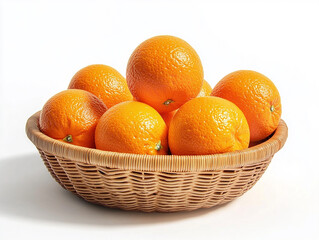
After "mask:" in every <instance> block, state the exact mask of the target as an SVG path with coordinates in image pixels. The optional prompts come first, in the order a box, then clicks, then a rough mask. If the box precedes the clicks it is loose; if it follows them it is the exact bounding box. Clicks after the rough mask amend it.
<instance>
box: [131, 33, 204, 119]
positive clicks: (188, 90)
mask: <svg viewBox="0 0 319 240" xmlns="http://www.w3.org/2000/svg"><path fill="white" fill-rule="evenodd" d="M203 78H204V73H203V67H202V63H201V60H200V58H199V56H198V55H197V53H196V51H195V50H194V49H193V48H192V47H191V46H190V45H189V44H188V43H187V42H185V41H184V40H182V39H180V38H177V37H173V36H156V37H153V38H150V39H148V40H146V41H144V42H142V43H141V44H140V45H139V46H138V47H137V48H136V49H135V50H134V52H133V53H132V55H131V57H130V59H129V61H128V64H127V69H126V80H127V84H128V87H129V89H130V91H131V93H132V94H133V96H134V97H135V98H136V99H137V101H140V102H144V103H147V104H148V105H150V106H152V107H153V108H155V109H156V110H157V111H158V112H159V113H163V112H171V111H173V110H175V109H177V108H179V107H180V106H181V105H183V104H184V103H185V102H187V101H188V100H190V99H192V98H195V97H196V96H197V95H198V93H199V92H200V90H201V88H202V85H203Z"/></svg>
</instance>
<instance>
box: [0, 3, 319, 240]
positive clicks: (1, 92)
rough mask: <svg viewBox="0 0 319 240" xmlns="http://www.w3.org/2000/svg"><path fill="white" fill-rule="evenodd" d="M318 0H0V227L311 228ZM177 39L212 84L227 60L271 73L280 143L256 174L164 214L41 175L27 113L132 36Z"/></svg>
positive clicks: (123, 54) (139, 235)
mask: <svg viewBox="0 0 319 240" xmlns="http://www.w3.org/2000/svg"><path fill="white" fill-rule="evenodd" d="M318 12H319V4H318V1H317V2H315V1H313V2H311V1H240V2H239V1H152V2H151V1H27V0H25V1H16V0H10V1H9V0H8V1H1V15H0V16H1V28H0V47H1V48H0V74H1V75H0V239H22V238H23V239H98V238H101V239H201V238H204V237H205V238H207V239H208V238H211V239H301V238H302V239H318V238H319V231H318V227H319V207H318V205H319V204H318V203H319V194H318V191H319V177H318V168H319V163H318V162H319V156H318V153H317V149H318V135H319V128H318V117H319V114H318V109H319V108H318V105H319V101H318V99H319V97H318V95H319V94H318V93H319V83H318V82H319V77H318V76H319V71H318V68H319V47H318V46H319V35H318V32H319V14H318ZM160 34H170V35H175V36H178V37H181V38H183V39H185V40H186V41H188V42H189V43H190V44H191V45H192V46H193V47H194V48H195V49H196V51H197V52H198V54H199V55H200V57H201V60H202V63H203V66H204V70H205V79H206V80H207V81H208V82H209V83H211V85H212V86H214V85H215V84H216V83H217V81H218V80H220V79H221V78H222V77H223V76H225V75H226V74H228V73H230V72H232V71H235V70H238V69H252V70H256V71H259V72H261V73H263V74H265V75H266V76H268V77H269V78H270V79H272V80H273V82H274V83H275V84H276V86H277V88H278V89H279V91H280V94H281V97H282V105H283V115H282V117H283V119H284V120H285V121H286V122H287V124H288V127H289V137H288V141H287V143H286V145H285V147H284V148H283V149H282V150H281V151H280V152H279V153H278V154H276V155H275V157H274V159H273V161H272V163H271V164H270V166H269V168H268V170H267V171H266V173H265V174H264V176H263V177H262V178H261V179H260V181H259V182H258V183H257V184H256V185H255V186H254V187H253V188H252V189H251V190H250V191H248V192H247V193H246V194H245V195H243V196H242V197H240V198H239V199H237V200H235V201H233V202H231V203H229V204H227V205H225V206H221V207H215V208H212V209H204V210H198V211H194V212H186V213H175V214H160V213H154V214H145V213H136V212H124V211H119V210H112V209H107V208H103V207H98V206H94V205H91V204H87V203H86V202H84V201H82V200H80V199H78V198H77V197H75V196H73V195H72V194H71V193H68V192H66V191H65V190H63V189H62V188H61V187H60V186H59V185H58V184H57V183H55V182H54V180H53V179H52V178H51V177H50V175H49V174H48V172H47V170H46V169H45V167H44V165H43V164H42V162H41V160H40V158H39V156H38V155H37V153H36V149H35V147H34V146H33V145H32V144H31V142H30V141H29V140H28V139H27V137H26V135H25V132H24V127H25V123H26V120H27V118H28V117H29V116H31V115H32V114H33V113H34V112H36V111H38V110H40V109H41V107H42V106H43V104H44V103H45V101H46V100H47V99H48V98H49V97H51V96H52V95H53V94H55V93H57V92H59V91H61V90H63V89H66V88H67V86H68V82H69V80H70V79H71V77H72V76H73V74H74V73H75V72H76V71H77V70H79V69H80V68H82V67H84V66H86V65H89V64H94V63H102V64H107V65H110V66H112V67H114V68H116V69H117V70H118V71H120V72H121V73H122V74H123V75H124V76H125V68H126V64H127V60H128V58H129V56H130V54H131V52H132V51H133V50H134V48H135V47H136V46H137V45H138V44H139V43H140V42H142V41H143V40H145V39H147V38H149V37H152V36H155V35H160Z"/></svg>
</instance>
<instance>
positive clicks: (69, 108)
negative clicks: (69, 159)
mask: <svg viewBox="0 0 319 240" xmlns="http://www.w3.org/2000/svg"><path fill="white" fill-rule="evenodd" d="M106 109H107V108H106V106H105V105H104V103H103V102H102V101H101V100H100V99H98V98H97V97H96V96H95V95H93V94H92V93H89V92H87V91H84V90H79V89H69V90H65V91H62V92H60V93H58V94H56V95H54V96H53V97H51V98H50V99H49V100H48V101H47V102H46V103H45V105H44V106H43V108H42V111H41V113H40V119H39V127H40V130H41V132H43V133H44V134H45V135H47V136H49V137H51V138H54V139H57V140H60V141H64V142H69V143H71V144H74V145H78V146H83V147H89V148H94V147H95V144H94V132H95V127H96V125H97V122H98V120H99V119H100V117H101V116H102V115H103V113H104V112H105V111H106ZM67 136H71V138H72V142H70V139H71V138H70V137H69V138H66V137H67ZM63 139H64V140H63Z"/></svg>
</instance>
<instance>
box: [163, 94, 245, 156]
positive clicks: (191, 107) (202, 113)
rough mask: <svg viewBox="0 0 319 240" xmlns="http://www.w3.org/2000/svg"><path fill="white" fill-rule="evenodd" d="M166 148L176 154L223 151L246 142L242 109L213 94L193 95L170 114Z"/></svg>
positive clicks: (237, 147) (231, 149) (243, 144)
mask: <svg viewBox="0 0 319 240" xmlns="http://www.w3.org/2000/svg"><path fill="white" fill-rule="evenodd" d="M168 140H169V147H170V150H171V152H172V154H176V155H201V154H214V153H225V152H231V151H235V150H241V149H245V148H247V147H248V145H249V127H248V123H247V120H246V118H245V116H244V114H243V113H242V111H241V110H240V109H239V108H238V107H237V106H236V105H235V104H233V103H232V102H230V101H228V100H225V99H222V98H217V97H199V98H194V99H192V100H190V101H188V102H187V103H185V104H184V105H183V106H182V107H180V108H179V110H178V111H177V112H176V114H175V115H174V117H173V119H172V121H171V124H170V128H169V136H168Z"/></svg>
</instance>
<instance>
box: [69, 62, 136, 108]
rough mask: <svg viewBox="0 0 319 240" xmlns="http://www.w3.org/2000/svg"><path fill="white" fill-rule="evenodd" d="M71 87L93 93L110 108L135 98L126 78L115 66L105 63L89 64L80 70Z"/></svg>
mask: <svg viewBox="0 0 319 240" xmlns="http://www.w3.org/2000/svg"><path fill="white" fill-rule="evenodd" d="M69 89H83V90H86V91H88V92H90V93H93V94H94V95H95V96H97V97H98V98H99V99H101V100H102V101H103V102H104V104H105V105H106V106H107V107H108V108H110V107H112V106H114V105H116V104H118V103H120V102H125V101H131V100H133V96H132V94H131V92H130V90H129V89H128V87H127V83H126V80H125V78H124V77H123V76H122V75H121V74H120V73H119V72H118V71H116V70H115V69H114V68H112V67H110V66H107V65H103V64H94V65H89V66H87V67H85V68H82V69H81V70H79V71H78V72H77V73H76V74H75V75H74V76H73V78H72V80H71V82H70V84H69Z"/></svg>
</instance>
